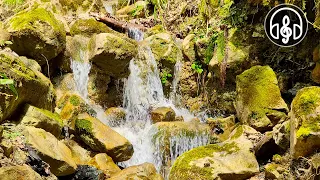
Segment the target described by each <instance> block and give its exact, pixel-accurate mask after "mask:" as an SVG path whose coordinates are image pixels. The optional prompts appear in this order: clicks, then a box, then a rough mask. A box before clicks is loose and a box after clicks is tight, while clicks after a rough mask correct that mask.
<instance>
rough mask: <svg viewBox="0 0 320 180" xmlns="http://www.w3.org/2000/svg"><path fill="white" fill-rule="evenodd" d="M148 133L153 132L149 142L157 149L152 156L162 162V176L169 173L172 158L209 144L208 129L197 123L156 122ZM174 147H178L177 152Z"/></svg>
mask: <svg viewBox="0 0 320 180" xmlns="http://www.w3.org/2000/svg"><path fill="white" fill-rule="evenodd" d="M150 132H153V134H152V137H151V141H152V143H153V144H154V146H155V148H156V149H157V152H156V153H155V154H154V156H155V157H156V158H157V159H161V160H162V166H161V167H160V168H161V169H160V171H161V173H162V174H167V173H169V170H170V169H169V168H170V167H171V165H172V164H171V163H172V162H171V159H172V158H176V157H177V156H179V155H180V154H181V153H182V152H184V151H187V150H189V149H192V148H194V147H197V146H201V145H205V144H207V143H209V138H210V127H209V126H208V125H207V124H202V123H199V122H197V121H191V122H181V121H174V122H158V123H155V124H153V125H152V127H151V129H150ZM175 147H180V149H179V151H177V150H176V149H175Z"/></svg>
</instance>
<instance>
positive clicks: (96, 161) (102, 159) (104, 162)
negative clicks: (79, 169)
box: [89, 153, 121, 177]
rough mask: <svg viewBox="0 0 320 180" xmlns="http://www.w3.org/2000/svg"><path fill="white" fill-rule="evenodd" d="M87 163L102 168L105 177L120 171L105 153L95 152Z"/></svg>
mask: <svg viewBox="0 0 320 180" xmlns="http://www.w3.org/2000/svg"><path fill="white" fill-rule="evenodd" d="M89 165H91V166H94V167H96V168H97V169H99V170H102V171H103V173H104V174H105V175H106V177H111V176H113V175H114V174H115V173H118V172H120V171H121V170H120V168H119V167H118V166H117V165H116V164H115V163H114V162H113V160H112V158H111V157H110V156H108V155H107V154H105V153H99V154H96V155H95V156H94V157H93V158H92V159H91V160H90V162H89Z"/></svg>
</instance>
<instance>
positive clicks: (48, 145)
mask: <svg viewBox="0 0 320 180" xmlns="http://www.w3.org/2000/svg"><path fill="white" fill-rule="evenodd" d="M23 135H24V136H25V138H26V142H27V143H28V144H29V145H30V146H31V147H32V148H33V149H35V151H36V153H37V154H38V155H39V156H40V158H41V159H42V160H43V161H45V162H46V163H48V164H49V165H50V171H51V172H52V173H53V174H54V175H56V176H65V175H69V174H72V173H74V172H75V170H76V168H77V165H76V163H75V162H74V160H73V159H72V154H71V151H70V149H69V148H68V147H67V146H66V145H65V144H64V143H63V142H61V141H59V140H58V139H57V138H55V137H54V136H53V135H52V134H50V133H48V132H46V131H44V130H43V129H38V128H35V127H25V130H24V132H23Z"/></svg>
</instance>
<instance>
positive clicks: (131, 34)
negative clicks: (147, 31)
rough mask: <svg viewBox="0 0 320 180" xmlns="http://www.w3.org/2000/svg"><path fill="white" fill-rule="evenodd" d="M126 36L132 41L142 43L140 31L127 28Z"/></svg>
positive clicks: (142, 35)
mask: <svg viewBox="0 0 320 180" xmlns="http://www.w3.org/2000/svg"><path fill="white" fill-rule="evenodd" d="M128 36H129V37H130V38H132V39H135V40H136V41H142V40H143V37H144V34H143V32H142V31H140V30H139V29H136V28H129V30H128Z"/></svg>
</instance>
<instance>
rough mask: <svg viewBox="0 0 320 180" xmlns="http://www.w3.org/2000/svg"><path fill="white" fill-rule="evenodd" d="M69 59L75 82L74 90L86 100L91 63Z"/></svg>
mask: <svg viewBox="0 0 320 180" xmlns="http://www.w3.org/2000/svg"><path fill="white" fill-rule="evenodd" d="M70 61H71V69H72V71H73V79H74V81H75V84H76V91H77V92H78V93H79V94H80V96H81V97H82V98H84V100H88V82H89V73H90V70H91V64H90V63H86V62H80V61H74V60H72V59H70Z"/></svg>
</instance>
